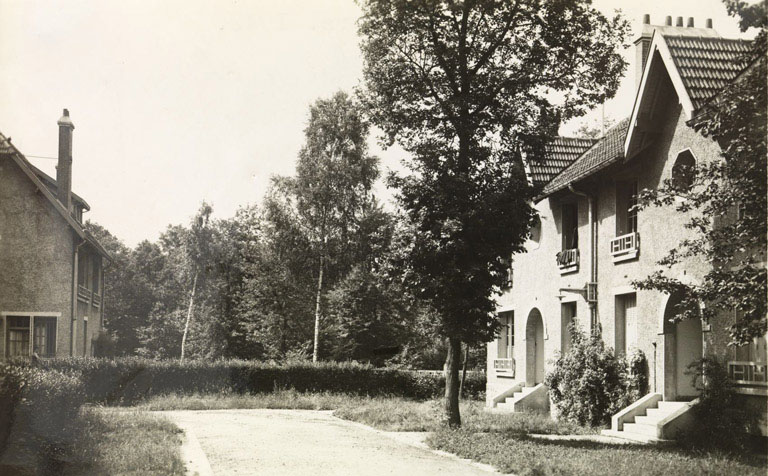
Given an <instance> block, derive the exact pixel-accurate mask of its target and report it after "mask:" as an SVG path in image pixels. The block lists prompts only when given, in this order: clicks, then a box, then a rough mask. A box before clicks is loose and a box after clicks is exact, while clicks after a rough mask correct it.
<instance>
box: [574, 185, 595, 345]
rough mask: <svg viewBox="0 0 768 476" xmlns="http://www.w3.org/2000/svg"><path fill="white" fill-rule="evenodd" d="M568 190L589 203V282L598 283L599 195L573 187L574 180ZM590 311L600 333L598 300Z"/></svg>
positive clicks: (593, 330)
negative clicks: (597, 216) (597, 214)
mask: <svg viewBox="0 0 768 476" xmlns="http://www.w3.org/2000/svg"><path fill="white" fill-rule="evenodd" d="M568 190H570V192H571V193H573V194H574V195H577V196H579V197H584V198H586V199H587V200H588V203H589V259H590V272H589V282H590V283H595V285H596V284H597V219H596V213H597V197H596V196H595V195H591V194H588V193H584V192H579V191H578V190H576V189H575V188H574V187H573V182H571V183H569V184H568ZM589 313H590V316H589V317H590V325H591V326H592V333H593V334H597V333H599V325H598V320H597V302H590V303H589Z"/></svg>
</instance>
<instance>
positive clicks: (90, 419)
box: [70, 409, 185, 476]
mask: <svg viewBox="0 0 768 476" xmlns="http://www.w3.org/2000/svg"><path fill="white" fill-rule="evenodd" d="M180 447H181V430H179V429H178V428H177V427H176V425H174V424H173V423H171V422H170V421H169V420H167V419H165V418H161V417H158V416H156V415H151V414H147V413H145V412H140V411H136V412H130V413H125V412H117V411H112V410H108V409H88V410H85V411H84V424H83V429H82V431H81V433H80V435H79V437H78V442H77V443H76V444H75V445H74V449H73V454H72V456H73V459H74V461H75V463H76V464H75V465H73V466H74V467H76V469H75V470H74V471H72V472H71V473H70V474H72V475H97V474H126V475H127V474H135V475H139V474H142V475H145V474H146V475H157V476H161V475H162V476H166V475H167V476H175V475H183V474H185V468H184V462H183V461H182V460H181V453H180Z"/></svg>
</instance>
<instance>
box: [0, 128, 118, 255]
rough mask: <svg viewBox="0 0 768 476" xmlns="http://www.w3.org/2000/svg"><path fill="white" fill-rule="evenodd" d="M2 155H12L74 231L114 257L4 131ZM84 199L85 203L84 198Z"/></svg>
mask: <svg viewBox="0 0 768 476" xmlns="http://www.w3.org/2000/svg"><path fill="white" fill-rule="evenodd" d="M0 155H6V156H8V157H10V158H11V159H12V160H13V161H14V162H16V165H18V166H19V168H20V169H21V171H22V172H24V175H26V176H27V178H29V180H31V181H32V183H33V184H34V185H35V186H36V187H37V189H38V190H40V193H42V194H43V196H44V197H45V198H47V199H48V201H49V202H50V203H51V205H53V208H54V209H55V210H56V211H57V212H59V215H61V217H62V218H64V221H66V222H67V224H69V226H70V227H71V228H72V230H74V232H75V233H76V234H77V235H78V236H79V237H80V238H82V239H83V240H85V241H87V242H88V243H89V244H90V245H91V246H93V248H94V249H95V250H96V251H97V252H98V253H99V254H101V255H102V256H103V257H105V258H106V259H108V260H111V259H112V257H111V256H110V255H109V252H107V250H105V249H104V247H103V246H101V243H99V241H98V240H97V239H96V238H95V237H94V236H93V235H91V233H90V232H89V231H88V230H86V229H85V227H84V226H83V225H82V224H81V223H79V222H78V221H77V220H75V219H74V218H73V217H72V215H71V214H70V213H69V210H67V209H66V208H64V205H62V204H61V202H59V200H58V199H57V198H56V197H55V196H54V195H53V191H52V190H51V189H50V188H49V187H48V186H47V185H46V184H45V183H44V179H43V178H41V177H40V176H39V175H38V173H42V172H41V171H40V170H39V169H38V168H37V167H35V166H33V165H32V164H31V163H29V160H27V158H26V157H24V155H23V154H22V153H21V152H19V150H18V149H17V148H16V146H15V145H13V144H12V143H11V141H10V140H8V139H7V138H6V137H5V136H3V134H2V133H0ZM43 175H44V176H45V177H47V178H48V179H47V181H51V182H53V185H55V184H56V181H55V180H53V179H52V178H51V177H48V175H46V174H44V173H43ZM80 200H82V199H80ZM82 201H83V203H85V201H84V200H82ZM86 205H87V204H86Z"/></svg>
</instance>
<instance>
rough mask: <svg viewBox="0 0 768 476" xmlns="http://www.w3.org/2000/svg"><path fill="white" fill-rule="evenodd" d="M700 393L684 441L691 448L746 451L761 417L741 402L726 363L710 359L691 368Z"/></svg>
mask: <svg viewBox="0 0 768 476" xmlns="http://www.w3.org/2000/svg"><path fill="white" fill-rule="evenodd" d="M686 374H687V375H690V376H691V378H692V379H693V385H694V387H695V388H696V390H697V391H698V392H699V403H698V404H696V405H695V406H694V407H693V412H694V416H695V418H694V422H693V427H692V428H691V429H690V430H689V431H688V432H686V433H685V434H684V435H682V437H681V438H680V442H681V443H682V444H683V445H685V446H688V447H692V448H698V449H722V450H726V451H734V452H743V451H744V450H747V449H749V448H750V446H751V440H752V437H751V434H754V433H757V432H758V418H759V414H758V413H757V412H755V411H754V410H753V409H750V408H749V407H747V406H746V405H745V403H744V400H742V399H739V398H738V395H737V394H736V392H735V391H734V389H733V385H732V383H731V381H730V379H729V378H728V371H727V368H726V365H725V363H724V362H721V361H720V360H718V359H717V358H715V357H712V356H709V357H704V358H702V359H699V360H697V361H695V362H693V363H691V364H690V365H689V366H688V370H687V372H686Z"/></svg>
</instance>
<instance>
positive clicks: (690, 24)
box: [688, 17, 693, 28]
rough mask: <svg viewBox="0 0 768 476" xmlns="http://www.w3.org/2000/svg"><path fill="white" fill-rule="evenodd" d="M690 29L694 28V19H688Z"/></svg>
mask: <svg viewBox="0 0 768 476" xmlns="http://www.w3.org/2000/svg"><path fill="white" fill-rule="evenodd" d="M688 28H693V17H688Z"/></svg>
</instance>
